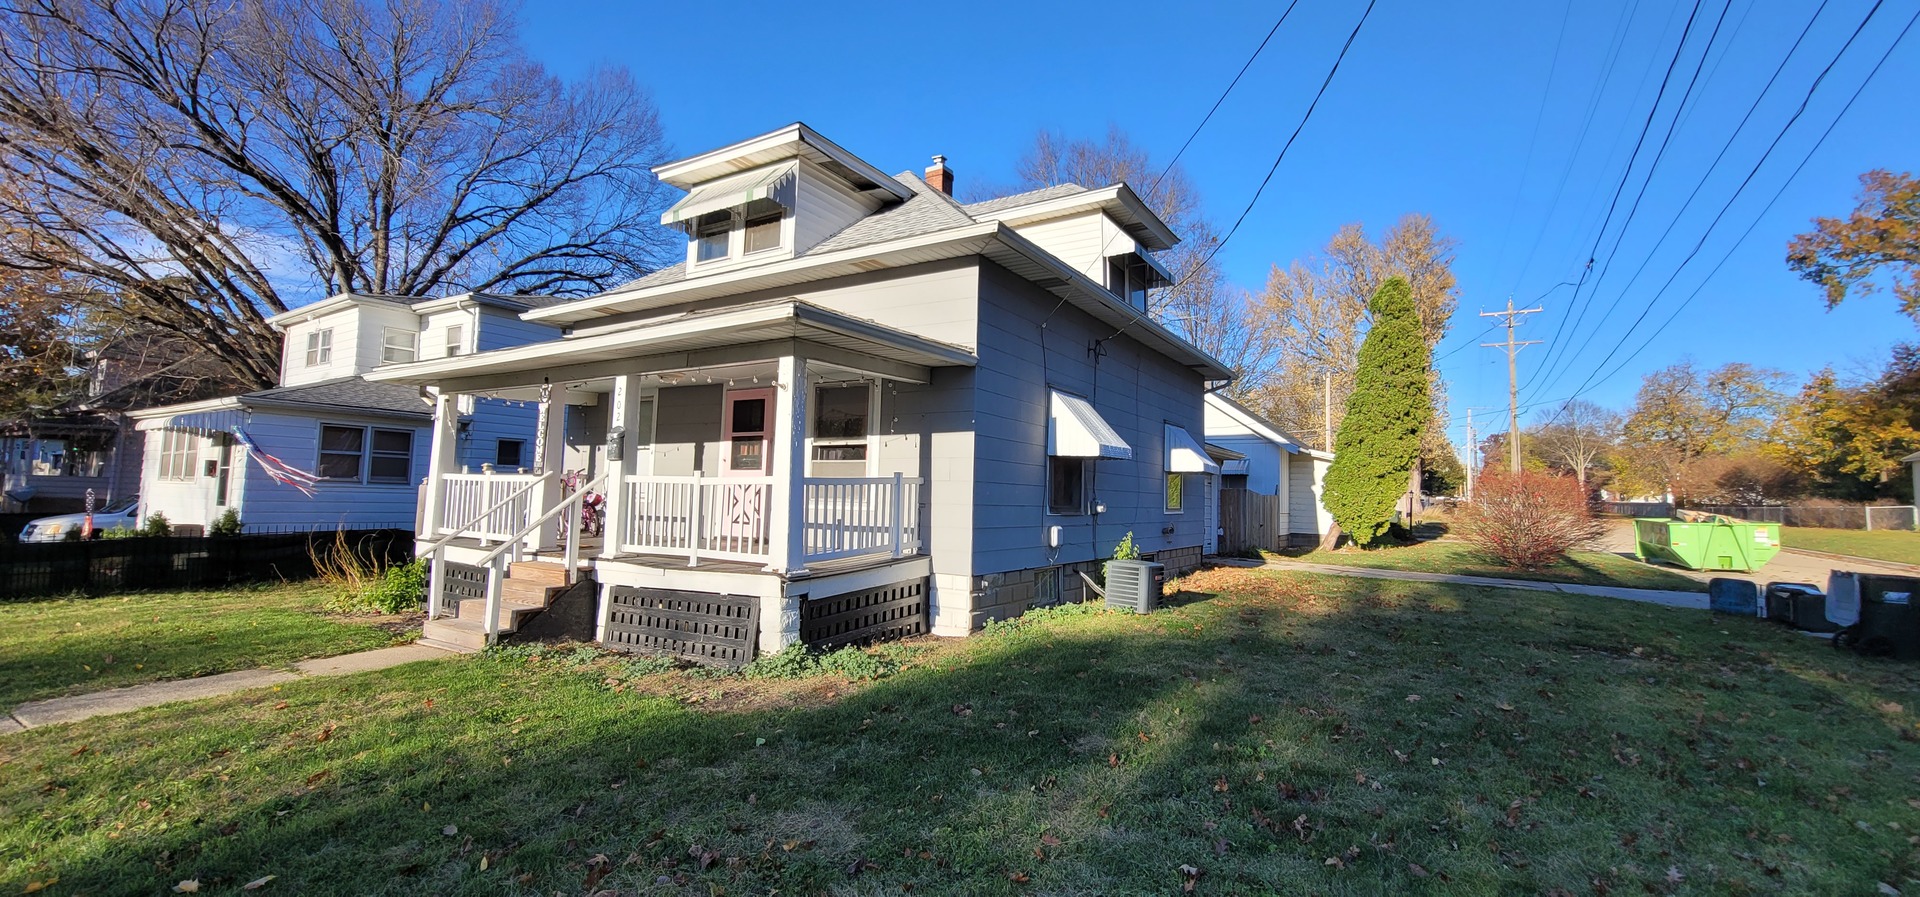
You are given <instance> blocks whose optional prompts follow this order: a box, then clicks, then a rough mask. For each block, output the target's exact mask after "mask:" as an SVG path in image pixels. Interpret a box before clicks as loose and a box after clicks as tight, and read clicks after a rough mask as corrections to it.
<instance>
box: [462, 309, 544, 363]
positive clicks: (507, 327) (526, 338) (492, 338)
mask: <svg viewBox="0 0 1920 897" xmlns="http://www.w3.org/2000/svg"><path fill="white" fill-rule="evenodd" d="M479 311H480V332H479V334H478V345H479V351H482V352H487V351H491V350H493V349H505V348H508V347H510V346H524V345H526V344H528V343H538V342H545V341H546V340H551V339H559V338H560V328H558V327H554V326H553V325H551V324H537V323H534V322H532V321H522V320H520V315H519V314H518V313H516V312H510V311H505V310H503V309H498V308H493V307H491V306H482V307H481V308H480V310H479ZM445 339H446V337H445V336H444V331H443V335H442V336H441V340H442V341H444V340H445Z"/></svg>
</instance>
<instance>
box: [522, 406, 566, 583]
mask: <svg viewBox="0 0 1920 897" xmlns="http://www.w3.org/2000/svg"><path fill="white" fill-rule="evenodd" d="M535 426H537V427H538V428H539V430H540V432H539V433H537V434H535V437H534V442H535V445H536V446H537V447H538V452H539V457H536V458H534V459H533V463H534V464H535V465H536V466H535V467H534V472H536V473H551V474H553V475H552V476H550V477H547V478H546V480H545V481H543V482H542V483H541V484H540V485H539V486H538V487H536V488H535V489H534V490H533V502H532V505H531V506H530V507H529V508H528V509H527V519H529V520H531V519H533V518H535V517H538V516H540V515H541V514H545V513H546V512H547V510H548V509H550V508H552V507H553V506H554V505H557V504H559V503H560V499H561V498H562V493H563V492H564V491H565V485H564V483H563V482H562V480H564V479H565V478H566V475H567V390H566V388H565V387H564V386H561V387H557V388H556V387H554V386H552V385H551V384H544V385H542V386H541V387H540V417H539V421H538V423H537V424H536V425H535ZM558 530H559V524H557V523H554V522H553V521H548V522H547V523H546V524H545V525H542V526H541V527H540V528H539V529H536V530H534V531H533V533H531V534H530V535H528V537H527V547H528V548H531V549H533V550H535V551H541V550H546V549H552V548H556V547H558V546H559V544H560V540H559V539H557V538H555V536H554V533H555V532H557V531H558Z"/></svg>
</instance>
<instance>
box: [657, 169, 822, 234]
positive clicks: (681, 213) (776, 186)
mask: <svg viewBox="0 0 1920 897" xmlns="http://www.w3.org/2000/svg"><path fill="white" fill-rule="evenodd" d="M798 172H799V165H798V163H794V162H789V163H787V164H785V165H775V166H772V167H770V168H757V169H754V170H753V171H743V172H741V173H739V174H732V175H728V176H726V177H723V178H721V179H719V180H717V181H709V182H708V183H705V184H701V185H699V186H697V187H694V188H693V190H692V191H691V192H689V193H688V194H687V195H686V197H685V198H683V199H681V200H680V201H679V202H677V203H674V204H673V208H670V209H668V210H667V211H666V213H665V214H663V215H661V216H660V223H661V224H680V223H683V222H687V221H692V220H693V219H695V218H698V217H700V216H701V215H705V214H707V213H708V212H718V211H720V210H721V209H732V208H738V207H740V206H744V205H746V204H747V203H750V202H754V201H756V200H762V199H766V200H772V201H774V202H776V203H779V204H780V205H782V206H785V207H786V208H789V209H791V208H793V194H794V185H795V183H796V182H797V180H798V177H799V175H798Z"/></svg>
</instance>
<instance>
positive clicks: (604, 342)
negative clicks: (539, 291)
mask: <svg viewBox="0 0 1920 897" xmlns="http://www.w3.org/2000/svg"><path fill="white" fill-rule="evenodd" d="M778 340H806V341H808V342H810V343H814V344H817V345H822V346H827V347H831V348H833V349H838V350H843V351H844V352H846V353H854V354H857V355H858V356H861V357H870V358H875V359H880V360H883V361H885V362H893V363H895V364H896V365H908V366H912V367H919V368H934V367H955V366H958V367H972V366H973V365H974V362H975V361H976V359H975V357H974V354H973V353H972V352H970V351H968V350H967V349H965V348H962V347H960V346H955V345H952V344H949V343H943V342H939V341H937V340H931V339H927V338H926V337H922V336H916V335H914V334H911V333H907V332H905V331H901V330H895V329H893V328H891V327H887V326H885V325H882V324H876V323H874V322H872V321H868V320H865V319H863V318H856V317H853V316H851V315H844V314H841V313H839V312H835V311H830V310H828V309H825V308H821V307H820V306H817V305H811V304H809V303H805V302H801V301H799V300H797V299H776V300H771V301H767V302H756V303H751V304H748V305H739V306H732V307H729V308H722V309H714V310H709V311H690V312H682V313H678V314H673V315H668V316H665V317H662V318H659V319H656V320H653V321H649V322H645V323H640V324H635V325H634V326H632V327H626V328H622V329H619V330H613V331H609V332H604V333H594V334H591V335H587V336H576V337H563V338H561V339H559V340H549V341H547V342H542V343H531V344H528V345H524V346H514V347H512V348H507V349H496V350H494V351H491V352H479V353H476V354H473V355H457V356H454V357H451V358H438V359H433V360H430V361H419V362H414V363H412V364H396V365H388V366H386V367H382V368H380V369H378V370H375V371H371V372H369V373H368V374H367V375H366V376H367V378H368V379H370V380H376V381H381V382H387V383H401V384H407V385H420V386H427V385H438V384H440V383H441V382H443V381H446V380H454V379H461V378H468V377H489V376H497V375H513V374H526V375H529V376H530V377H532V376H538V375H542V374H544V373H545V372H548V371H551V370H552V369H554V368H558V367H562V366H565V367H569V368H571V367H573V366H575V365H580V364H594V363H605V364H618V363H619V362H621V361H623V360H626V361H631V362H635V363H636V365H637V366H635V367H633V368H632V370H631V371H629V372H632V373H638V372H641V371H644V370H646V369H647V368H646V367H645V364H646V363H645V362H644V361H643V360H642V359H645V358H646V357H648V356H661V355H671V354H675V353H686V352H695V351H699V350H710V349H728V348H733V347H738V346H743V345H751V344H755V343H766V342H772V341H778ZM617 372H618V371H616V370H612V369H609V371H608V373H617Z"/></svg>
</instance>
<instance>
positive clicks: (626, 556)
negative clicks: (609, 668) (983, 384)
mask: <svg viewBox="0 0 1920 897" xmlns="http://www.w3.org/2000/svg"><path fill="white" fill-rule="evenodd" d="M774 310H775V311H778V312H779V313H778V314H770V313H769V312H768V311H767V310H766V309H761V310H758V311H757V312H756V314H758V315H759V316H760V317H762V318H767V319H768V321H769V322H770V326H772V327H773V328H774V330H775V332H774V333H772V334H761V335H763V336H769V337H774V338H768V339H762V340H754V339H752V337H753V336H754V335H755V334H754V333H753V332H752V331H751V330H742V329H741V328H740V327H732V328H730V329H729V330H728V332H726V333H716V332H712V331H711V328H703V329H701V330H697V331H692V332H691V333H692V334H695V335H697V339H696V338H694V337H693V336H689V333H688V332H682V333H681V334H680V335H679V336H676V337H675V338H673V339H663V340H656V341H655V344H654V345H651V346H648V347H647V348H648V349H650V350H652V351H641V344H643V343H646V342H648V340H647V334H648V332H649V331H653V330H655V329H656V328H651V327H643V328H640V329H639V330H637V331H634V332H632V333H627V332H621V333H622V334H624V335H625V339H624V341H610V340H604V339H598V338H596V337H585V338H581V339H579V340H578V341H575V340H562V341H560V345H557V346H544V347H541V348H542V349H544V351H532V352H529V351H526V350H525V347H523V348H522V349H512V350H502V351H500V352H496V353H483V354H482V355H478V356H470V357H466V358H459V359H451V360H446V361H443V362H423V363H420V364H418V365H411V366H406V367H422V366H426V365H438V366H440V367H446V368H450V369H449V370H448V371H446V372H444V373H443V374H440V375H435V376H432V377H431V378H428V377H426V376H425V375H418V376H419V379H420V382H423V383H430V384H431V385H432V386H433V387H434V391H433V394H432V399H433V402H434V405H435V428H434V438H433V448H432V458H431V462H430V468H431V473H430V475H429V476H428V478H427V480H426V482H425V483H424V485H423V488H422V493H423V494H422V514H421V516H422V520H421V528H420V532H421V533H422V535H421V542H420V555H421V556H423V557H427V558H429V559H431V561H432V565H433V573H432V574H431V583H430V589H431V594H433V595H435V596H442V595H449V594H457V593H458V592H459V584H458V583H451V584H450V580H449V577H450V576H452V577H453V578H454V579H458V578H459V576H460V575H461V573H462V571H464V575H465V576H466V577H468V578H469V579H471V580H476V581H474V582H472V583H471V585H470V587H469V590H470V591H478V592H482V593H484V596H485V597H486V598H488V599H489V600H488V601H487V602H486V608H487V612H485V613H476V614H474V615H473V616H471V617H470V616H468V615H466V614H461V615H460V616H459V618H458V620H457V622H463V623H470V624H471V625H469V626H467V627H465V628H467V629H477V630H478V631H477V632H471V633H469V634H468V635H470V636H478V639H477V640H478V641H479V642H480V643H487V642H491V641H493V640H496V639H498V638H499V637H500V636H501V635H502V634H503V633H506V632H511V631H512V626H513V624H514V623H515V622H516V619H517V618H518V616H523V615H516V614H514V613H507V614H504V615H503V614H502V613H501V610H500V605H501V599H500V598H499V596H500V595H503V594H505V593H507V592H509V591H515V592H517V593H518V594H519V596H520V597H521V598H522V599H528V600H529V601H531V599H533V598H534V597H536V596H534V595H533V593H532V592H531V591H529V590H527V589H515V588H514V587H513V586H512V584H511V582H510V580H511V579H512V578H513V576H512V575H510V571H511V570H513V569H519V568H512V567H510V565H513V564H515V563H516V562H523V561H531V560H534V559H540V560H549V561H552V562H554V564H555V568H556V569H558V570H559V571H562V574H561V575H562V577H563V579H564V580H566V582H567V583H570V582H571V581H573V580H574V579H576V578H579V577H581V576H582V575H586V576H590V577H591V578H592V579H593V580H594V582H595V583H596V584H597V589H598V601H597V605H598V606H597V615H598V620H597V623H596V625H595V627H594V631H593V637H594V638H596V639H597V640H600V641H602V642H608V641H609V627H610V626H614V627H616V628H617V626H618V621H617V620H616V621H610V619H609V617H610V615H612V614H615V613H616V610H615V605H616V604H617V603H618V601H620V600H626V599H629V598H631V597H632V595H633V594H636V590H638V592H645V593H647V594H655V593H658V594H669V593H671V594H683V593H684V594H687V595H698V596H709V597H724V596H732V597H734V598H739V599H742V600H750V601H752V602H753V603H754V606H755V609H756V613H757V616H758V618H759V619H758V621H757V622H756V624H755V629H756V631H755V633H754V636H755V637H754V638H753V639H752V643H753V647H757V649H758V650H759V651H763V652H764V651H777V650H779V649H780V648H783V647H785V646H787V645H789V644H792V643H794V642H795V641H798V640H800V639H801V638H802V635H801V631H800V628H801V627H800V626H799V621H800V619H801V617H802V616H803V613H802V612H803V608H802V605H803V604H804V603H806V602H808V601H819V600H824V599H830V598H835V597H837V596H844V595H847V594H850V593H853V592H859V591H861V590H863V589H867V590H871V589H878V588H883V587H891V586H894V585H897V584H901V583H906V582H908V581H910V580H918V581H919V582H921V583H922V585H921V586H920V587H919V591H918V592H916V594H919V595H921V596H922V599H921V600H922V601H924V593H925V587H924V582H925V580H926V578H927V577H928V576H929V575H930V565H929V564H928V563H927V560H926V557H925V554H924V551H925V549H924V541H923V537H922V534H923V521H924V520H925V519H926V518H927V515H928V511H929V508H930V501H931V499H932V498H933V496H932V495H931V494H930V491H929V488H928V483H927V479H926V478H925V476H924V471H925V470H926V469H927V465H928V464H929V463H930V459H929V457H928V454H929V450H930V445H929V442H928V440H927V438H926V436H927V434H926V433H924V432H921V431H919V430H917V429H908V428H902V427H900V426H899V425H898V421H899V420H900V409H899V408H898V406H897V403H898V397H897V395H898V392H899V391H900V389H902V388H903V387H904V388H907V389H912V388H914V387H916V386H924V385H925V384H927V383H929V382H930V381H931V378H932V373H931V366H932V365H935V364H942V365H944V364H953V363H960V362H964V361H970V360H971V357H970V356H969V355H966V354H965V353H964V352H962V351H961V350H958V349H955V348H953V347H947V346H943V345H942V344H938V343H933V342H931V341H927V340H924V339H921V338H919V337H913V336H910V335H905V334H898V333H892V332H881V331H878V330H877V329H876V328H873V326H872V325H870V324H865V325H864V327H855V326H854V323H853V322H852V320H851V319H843V318H841V317H840V316H837V315H833V314H832V313H827V312H824V311H821V310H817V309H807V308H806V307H803V306H800V305H799V304H798V303H791V302H789V303H784V304H779V305H778V306H777V307H776V308H775V309H774ZM739 311H741V310H735V311H733V312H727V313H725V314H728V315H731V314H737V313H739ZM717 314H718V313H717ZM814 316H819V320H814ZM723 339H727V340H746V341H745V342H731V343H724V344H721V345H713V343H714V342H717V341H720V340H723ZM590 340H593V341H594V342H591V343H589V342H588V341H590ZM570 342H571V343H573V344H574V345H576V346H578V345H583V344H590V345H594V346H597V347H599V348H598V349H597V350H596V351H594V352H581V351H574V350H572V349H570V348H568V347H567V346H566V345H565V344H567V343H570ZM690 342H693V343H702V344H704V347H700V348H696V347H694V346H693V345H690V344H689V343H690ZM635 353H637V354H635ZM601 355H604V356H605V357H596V356H601ZM489 356H494V357H489ZM456 368H457V369H458V373H457V374H456V373H455V371H454V370H453V369H456ZM388 379H399V380H402V382H411V381H410V380H409V379H405V378H401V377H397V376H389V377H388ZM503 402H504V403H520V404H525V405H527V406H530V407H533V408H535V409H537V411H538V419H537V421H536V422H534V423H533V425H532V427H531V428H530V430H531V431H530V432H526V433H518V432H516V433H511V434H509V433H504V432H502V433H493V434H488V433H487V431H486V430H485V429H484V428H483V427H482V426H481V424H480V422H479V421H478V420H477V418H475V417H474V416H472V415H473V412H472V410H471V409H474V408H476V407H480V406H481V405H482V404H483V403H503ZM463 410H464V411H466V415H467V417H466V420H467V421H470V422H467V423H463V413H462V412H463ZM883 421H884V422H885V423H884V424H883V423H882V422H883ZM487 438H493V439H497V440H500V441H501V443H500V444H501V445H502V446H505V445H506V443H507V442H509V441H511V442H513V443H515V445H514V450H513V451H511V452H509V451H508V450H507V449H506V448H504V447H503V448H501V449H500V450H499V458H500V459H501V460H503V461H504V460H507V459H509V458H513V459H522V454H521V451H520V448H519V446H520V444H522V443H524V444H526V445H530V446H531V447H532V451H531V453H530V454H529V455H527V456H525V457H524V459H523V460H524V461H525V466H524V467H521V466H514V467H512V468H507V467H505V466H504V465H493V464H482V465H480V468H479V469H477V470H476V469H474V466H473V465H472V464H470V463H469V464H460V463H458V461H457V459H459V458H463V457H465V458H469V459H470V458H472V457H474V455H475V452H474V445H473V441H474V440H477V439H487ZM463 440H464V442H463ZM486 448H487V447H486V446H480V449H481V452H480V456H481V457H485V456H486ZM591 509H598V511H599V514H598V515H597V516H598V520H597V521H596V520H594V519H593V518H594V517H595V516H596V515H594V514H593V513H591ZM583 517H584V518H586V519H584V520H583ZM583 523H585V524H588V525H587V526H586V527H584V529H585V531H583ZM525 569H531V568H525ZM476 570H477V571H478V572H477V573H476V572H475V571H476ZM450 571H452V572H451V573H450ZM563 584H564V583H563ZM450 585H451V591H450ZM543 588H544V587H543ZM623 590H624V591H623ZM432 604H433V605H434V606H433V608H432V609H431V615H432V616H433V617H434V618H435V621H438V620H439V617H440V615H441V613H442V611H449V610H453V609H454V608H458V607H460V606H461V605H460V604H458V603H457V601H442V600H440V599H439V598H438V597H436V600H435V601H434V602H432ZM542 606H544V605H542ZM475 610H476V611H478V606H477V605H476V606H475ZM503 617H504V619H503ZM430 625H431V623H430ZM753 647H750V648H749V656H750V652H751V650H753Z"/></svg>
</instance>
